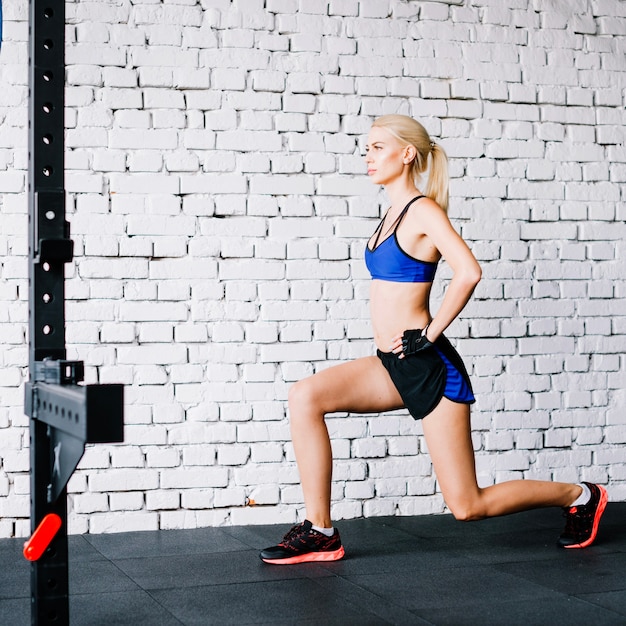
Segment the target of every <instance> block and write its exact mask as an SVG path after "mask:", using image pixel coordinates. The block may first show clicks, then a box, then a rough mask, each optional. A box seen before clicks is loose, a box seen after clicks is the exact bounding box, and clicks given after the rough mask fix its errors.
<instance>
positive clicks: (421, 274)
mask: <svg viewBox="0 0 626 626" xmlns="http://www.w3.org/2000/svg"><path fill="white" fill-rule="evenodd" d="M424 197H425V196H417V197H416V198H413V200H411V201H410V202H409V203H408V204H407V205H406V206H405V207H404V209H403V210H402V212H401V213H400V215H398V217H397V219H396V221H395V222H394V223H393V224H392V225H391V228H390V229H389V230H393V233H392V234H391V235H389V237H387V238H386V239H385V240H383V242H382V243H381V244H379V243H378V240H379V239H380V234H381V231H382V227H383V223H384V221H385V218H384V217H383V219H382V220H381V222H380V224H379V225H378V228H377V229H376V230H375V231H374V234H375V235H376V239H375V240H374V248H373V249H372V250H371V249H370V247H369V245H367V246H365V265H367V269H368V270H369V273H370V274H371V276H372V278H374V279H378V280H387V281H390V282H393V283H432V282H433V280H434V278H435V272H436V271H437V263H433V262H430V261H420V260H419V259H415V258H414V257H412V256H410V255H409V254H407V253H406V252H405V251H404V250H403V249H402V248H401V247H400V244H399V243H398V237H397V230H398V226H399V225H400V222H401V221H402V219H403V218H404V216H405V215H406V212H407V211H408V209H409V207H410V206H411V205H412V204H413V203H414V202H415V201H416V200H419V199H420V198H424Z"/></svg>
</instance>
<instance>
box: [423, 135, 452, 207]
mask: <svg viewBox="0 0 626 626" xmlns="http://www.w3.org/2000/svg"><path fill="white" fill-rule="evenodd" d="M449 187H450V177H449V176H448V156H447V155H446V152H445V150H444V149H443V148H442V147H441V146H440V145H438V144H436V143H434V142H432V143H431V150H430V171H429V173H428V184H427V185H426V195H427V196H428V197H429V198H430V199H431V200H434V201H435V202H436V203H437V204H438V205H439V206H440V207H441V208H442V209H443V210H444V211H447V210H448V193H449V191H448V190H449Z"/></svg>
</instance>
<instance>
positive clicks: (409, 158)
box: [403, 144, 417, 165]
mask: <svg viewBox="0 0 626 626" xmlns="http://www.w3.org/2000/svg"><path fill="white" fill-rule="evenodd" d="M416 155H417V150H416V149H415V146H412V145H411V144H409V145H408V146H406V148H405V149H404V155H403V162H404V164H405V165H409V163H413V161H414V160H415V156H416Z"/></svg>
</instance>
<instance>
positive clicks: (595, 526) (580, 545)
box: [563, 485, 609, 550]
mask: <svg viewBox="0 0 626 626" xmlns="http://www.w3.org/2000/svg"><path fill="white" fill-rule="evenodd" d="M598 489H600V501H599V502H598V508H597V509H596V515H595V517H594V518H593V528H592V529H591V536H590V537H589V539H587V541H583V542H582V543H575V544H573V545H571V546H563V547H564V548H567V549H569V550H571V549H572V548H586V547H587V546H590V545H591V544H592V543H593V542H594V541H595V539H596V535H597V534H598V526H599V525H600V518H601V517H602V514H603V513H604V509H606V505H607V502H608V500H609V496H608V494H607V492H606V489H605V488H604V487H601V486H600V485H598Z"/></svg>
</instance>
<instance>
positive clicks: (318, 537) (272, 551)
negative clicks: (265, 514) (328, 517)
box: [261, 520, 345, 565]
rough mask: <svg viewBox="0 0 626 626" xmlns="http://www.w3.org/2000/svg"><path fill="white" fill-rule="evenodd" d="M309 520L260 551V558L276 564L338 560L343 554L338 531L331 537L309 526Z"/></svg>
mask: <svg viewBox="0 0 626 626" xmlns="http://www.w3.org/2000/svg"><path fill="white" fill-rule="evenodd" d="M311 526H312V524H311V522H309V520H304V522H302V523H301V524H297V525H296V526H294V527H293V528H292V529H291V530H290V531H289V532H288V533H287V534H286V535H285V536H284V538H283V540H282V541H281V542H280V543H279V544H278V545H277V546H273V547H271V548H266V549H265V550H263V551H262V552H261V560H262V561H265V563H273V564H276V565H291V564H293V563H306V562H308V561H338V560H339V559H341V558H343V555H344V554H345V552H344V549H343V546H342V545H341V539H340V538H339V531H338V530H337V529H336V528H335V532H334V534H333V535H332V537H327V536H326V535H325V534H324V533H320V532H317V531H316V530H313V529H312V528H311Z"/></svg>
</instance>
